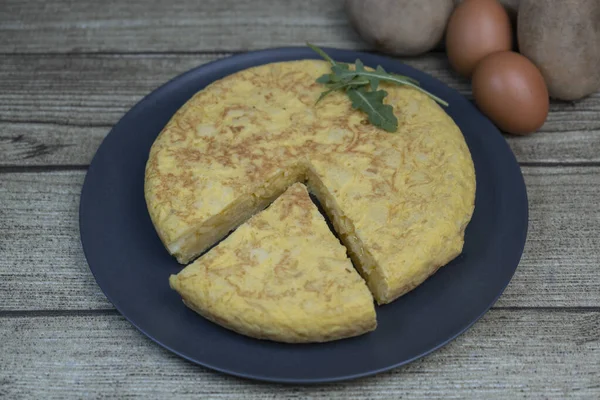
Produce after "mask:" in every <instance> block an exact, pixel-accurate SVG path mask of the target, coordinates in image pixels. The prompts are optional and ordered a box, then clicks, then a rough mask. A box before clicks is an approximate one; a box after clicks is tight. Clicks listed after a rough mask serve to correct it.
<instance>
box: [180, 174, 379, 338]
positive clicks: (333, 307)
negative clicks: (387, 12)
mask: <svg viewBox="0 0 600 400" xmlns="http://www.w3.org/2000/svg"><path fill="white" fill-rule="evenodd" d="M169 283H170V285H171V287H172V288H173V289H175V290H176V291H177V292H178V293H179V294H180V295H181V296H182V297H183V300H184V303H185V304H186V305H187V306H188V307H189V308H191V309H192V310H194V311H195V312H197V313H198V314H200V315H202V316H204V317H205V318H207V319H209V320H211V321H213V322H215V323H217V324H219V325H221V326H224V327H226V328H228V329H231V330H233V331H236V332H238V333H241V334H244V335H247V336H251V337H255V338H259V339H270V340H275V341H280V342H290V343H302V342H324V341H330V340H337V339H342V338H347V337H352V336H357V335H361V334H364V333H366V332H369V331H372V330H374V329H375V328H376V326H377V322H376V315H375V308H374V304H373V298H372V296H371V293H370V291H369V289H368V288H367V286H366V284H365V281H364V280H363V279H362V278H361V277H360V276H359V274H358V273H357V271H356V270H355V269H354V267H353V265H352V263H351V261H350V259H349V258H348V256H347V253H346V248H345V247H344V246H342V244H341V243H340V242H339V240H338V239H337V238H336V237H335V236H334V235H333V233H332V232H331V231H330V230H329V227H328V226H327V223H326V221H325V219H324V217H323V215H321V213H320V212H319V210H318V209H317V207H316V205H315V204H314V203H313V202H312V200H311V199H310V197H309V195H308V192H307V189H306V187H305V186H304V185H303V184H301V183H295V184H293V185H292V186H291V187H290V188H288V189H287V190H286V191H285V192H284V193H283V194H282V195H281V196H280V197H278V198H277V200H275V201H274V202H273V203H272V204H271V205H270V206H269V207H268V208H267V209H265V210H264V211H262V212H260V213H258V214H256V215H255V216H253V217H252V218H250V219H249V220H248V221H247V222H245V223H244V224H242V225H241V226H240V227H239V228H238V229H237V230H235V231H234V232H233V233H232V234H231V235H230V236H229V237H227V238H226V239H225V240H223V241H222V242H221V243H219V244H218V245H217V246H216V247H214V248H213V249H211V250H210V251H209V252H207V253H206V254H205V255H203V256H202V257H200V258H199V259H197V260H196V261H195V262H193V263H192V264H190V265H189V266H187V267H186V268H184V269H183V270H182V271H181V272H180V273H178V274H177V275H172V276H171V277H170V279H169Z"/></svg>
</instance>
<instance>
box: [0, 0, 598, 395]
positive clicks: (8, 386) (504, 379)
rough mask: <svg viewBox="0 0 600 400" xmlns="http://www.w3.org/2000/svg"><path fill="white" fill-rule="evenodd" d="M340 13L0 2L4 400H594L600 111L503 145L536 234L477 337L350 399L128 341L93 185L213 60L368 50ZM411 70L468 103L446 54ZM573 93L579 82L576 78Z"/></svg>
mask: <svg viewBox="0 0 600 400" xmlns="http://www.w3.org/2000/svg"><path fill="white" fill-rule="evenodd" d="M342 3H343V2H342V1H338V0H336V1H317V0H304V1H296V2H291V1H290V2H287V1H283V0H280V1H277V0H260V1H250V0H209V1H202V2H199V1H193V0H177V1H176V0H170V1H159V0H148V1H144V0H129V1H120V0H110V1H96V0H78V1H69V0H53V1H50V0H47V1H42V0H0V205H1V207H0V277H1V278H0V397H3V395H4V396H5V398H7V399H13V398H21V397H27V398H30V397H31V398H52V397H57V398H58V397H60V398H62V397H75V398H80V397H88V396H89V397H103V396H106V395H112V396H118V397H123V396H150V397H156V398H169V397H170V396H171V395H177V396H181V397H195V396H199V397H201V398H229V397H240V398H246V399H271V398H285V397H287V398H304V397H313V398H324V399H325V398H339V399H345V398H347V397H350V396H357V397H365V398H381V399H388V398H391V397H415V398H432V397H443V398H465V397H470V398H478V399H483V398H490V397H499V398H511V399H512V398H517V397H533V398H564V397H573V398H587V399H592V398H596V399H597V398H600V201H599V198H600V94H598V93H597V94H595V95H592V96H590V97H588V98H586V99H584V100H582V101H580V102H577V103H558V102H554V103H552V105H551V113H550V115H549V117H548V121H547V122H546V124H545V125H544V127H543V128H542V129H541V131H540V132H539V133H536V134H534V135H531V136H528V137H507V138H506V139H507V140H508V142H509V143H510V146H511V147H512V149H513V151H514V152H515V154H516V156H517V158H518V160H519V162H520V164H521V166H522V169H523V173H524V175H525V180H526V183H527V188H528V192H529V201H530V229H529V238H528V241H527V245H526V249H525V253H524V255H523V258H522V261H521V264H520V266H519V268H518V270H517V273H516V275H515V277H514V279H513V281H512V282H511V284H510V286H509V287H508V289H507V290H506V292H505V293H504V295H503V296H502V298H501V299H500V300H499V301H498V303H497V304H496V305H495V306H494V308H493V309H492V310H491V311H490V312H489V313H488V314H487V315H486V316H485V317H484V318H483V319H482V320H480V321H479V322H478V323H477V324H476V325H475V326H474V327H473V328H472V329H470V330H469V331H468V332H467V333H466V334H464V335H462V336H461V337H459V338H458V339H456V340H455V341H453V342H452V343H451V344H449V345H448V346H446V347H444V348H443V349H441V350H439V351H437V352H435V353H433V354H431V355H430V356H428V357H426V358H424V359H421V360H419V361H417V362H414V363H412V364H410V365H408V366H406V367H403V368H398V369H395V370H393V371H391V372H388V373H383V374H381V375H378V376H375V377H370V378H365V379H360V380H356V381H353V382H347V383H339V384H330V385H321V386H305V387H300V386H283V385H272V384H262V383H254V382H249V381H245V380H241V379H237V378H232V377H228V376H225V375H222V374H219V373H215V372H212V371H209V370H207V369H204V368H202V367H198V366H196V365H193V364H191V363H189V362H186V361H184V360H182V359H180V358H178V357H176V356H174V355H172V354H171V353H169V352H167V351H166V350H163V349H162V348H161V347H159V346H158V345H155V344H154V343H153V342H151V341H150V340H149V339H147V338H146V337H145V336H143V335H142V334H141V333H139V332H138V331H137V330H136V329H135V328H134V327H133V326H131V325H130V324H129V323H128V322H127V321H125V319H124V318H123V317H121V315H120V314H118V313H117V312H116V311H115V309H114V308H113V307H112V305H111V304H110V303H109V302H108V301H107V299H106V298H105V297H104V295H103V294H102V292H101V291H100V288H99V287H98V286H97V285H96V283H95V281H94V279H93V277H92V275H91V274H90V271H89V269H88V266H87V264H86V261H85V259H84V257H83V253H82V250H81V245H80V242H79V231H78V202H79V193H80V190H81V184H82V182H83V178H84V175H85V173H86V168H87V166H88V164H89V162H90V160H91V159H92V156H93V155H94V152H95V150H96V149H97V147H98V145H99V144H100V142H101V141H102V139H103V138H104V136H105V135H106V134H107V133H108V131H109V130H110V128H111V126H112V125H113V124H115V123H116V122H117V121H118V119H119V118H120V117H121V116H122V115H123V114H124V113H125V112H126V111H127V110H128V109H129V108H130V107H131V106H133V105H134V104H135V103H136V102H137V101H138V100H140V98H141V97H142V96H144V95H145V94H147V93H149V92H150V91H151V90H153V89H154V88H156V87H157V86H159V85H161V84H163V83H164V82H166V81H167V80H169V79H171V78H172V77H174V76H176V75H178V74H180V73H181V72H184V71H186V70H188V69H190V68H193V67H196V66H198V65H200V64H203V63H206V62H208V61H211V60H214V59H218V58H221V57H225V56H227V55H230V54H231V53H236V52H242V51H246V50H251V49H260V48H266V47H274V46H285V45H302V44H303V43H304V42H305V41H306V40H309V41H312V42H314V43H317V44H319V45H323V46H335V47H341V48H354V49H366V46H365V45H364V44H363V43H361V42H360V40H359V39H358V38H357V36H356V35H355V34H354V32H353V31H352V30H351V29H350V27H349V26H348V24H347V21H346V18H345V15H344V13H343V4H342ZM403 61H404V62H406V63H408V64H410V65H413V66H415V67H417V68H420V69H422V70H424V71H426V72H428V73H430V74H432V75H433V76H435V77H437V78H439V79H441V80H442V81H444V82H446V83H447V84H448V85H450V86H452V87H454V88H456V89H458V90H459V91H461V92H462V93H464V94H465V95H466V96H470V86H469V83H468V82H467V81H465V80H463V79H460V78H458V77H457V76H455V75H454V74H453V73H452V72H451V71H450V69H449V67H448V63H447V61H446V59H445V57H444V55H443V53H432V54H428V55H425V56H422V57H418V58H411V59H405V60H403ZM574 79H576V77H575V78H574Z"/></svg>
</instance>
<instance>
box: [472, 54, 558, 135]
mask: <svg viewBox="0 0 600 400" xmlns="http://www.w3.org/2000/svg"><path fill="white" fill-rule="evenodd" d="M472 83H473V97H475V102H476V103H477V106H478V107H479V109H480V110H481V111H482V112H483V113H484V114H485V115H487V116H488V117H489V118H490V119H491V120H492V121H494V123H495V124H496V125H498V127H499V128H500V129H502V130H503V131H505V132H509V133H514V134H518V135H524V134H527V133H531V132H534V131H536V130H538V129H539V128H540V127H541V126H542V125H543V124H544V121H546V117H547V116H548V108H549V99H548V88H547V87H546V83H545V82H544V78H543V77H542V74H541V73H540V71H539V70H538V69H537V67H536V66H535V65H534V64H533V63H532V62H531V61H529V60H528V59H527V58H526V57H524V56H522V55H520V54H518V53H515V52H512V51H503V52H499V53H494V54H490V55H489V56H487V57H485V58H484V59H483V60H481V61H480V62H479V64H478V65H477V68H475V72H474V73H473V82H472Z"/></svg>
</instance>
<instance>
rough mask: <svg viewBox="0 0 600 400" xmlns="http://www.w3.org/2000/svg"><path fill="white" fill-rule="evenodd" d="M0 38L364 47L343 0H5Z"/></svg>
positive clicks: (31, 48) (128, 47)
mask: <svg viewBox="0 0 600 400" xmlns="http://www.w3.org/2000/svg"><path fill="white" fill-rule="evenodd" d="M0 37H2V38H3V40H2V41H0V52H3V53H8V52H20V53H21V52H29V53H31V52H37V53H45V52H49V51H50V52H98V51H101V52H129V51H134V52H145V51H154V52H155V51H186V52H189V51H207V50H215V49H222V50H228V51H232V50H248V49H256V48H265V47H276V46H289V45H299V44H304V42H305V41H307V40H308V41H313V42H316V43H319V44H322V45H328V46H337V47H345V48H356V47H365V45H364V44H362V43H361V42H360V40H359V38H358V37H357V35H356V34H355V33H354V31H353V30H352V29H351V28H350V26H349V25H348V22H347V18H346V15H345V13H344V9H343V0H335V1H333V0H331V1H319V0H306V1H294V2H288V1H280V0H261V1H254V0H229V1H227V0H205V1H202V2H201V3H199V2H197V1H194V0H174V1H168V2H165V1H160V0H132V1H118V0H109V1H101V2H98V1H94V0H80V1H76V2H73V1H70V0H57V1H52V2H50V3H48V2H40V1H39V0H23V1H21V0H4V1H3V2H2V12H1V13H0Z"/></svg>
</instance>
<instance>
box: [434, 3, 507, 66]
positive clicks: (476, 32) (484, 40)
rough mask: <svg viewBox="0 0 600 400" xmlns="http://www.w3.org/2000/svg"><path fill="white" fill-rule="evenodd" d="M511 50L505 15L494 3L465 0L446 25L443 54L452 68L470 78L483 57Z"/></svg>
mask: <svg viewBox="0 0 600 400" xmlns="http://www.w3.org/2000/svg"><path fill="white" fill-rule="evenodd" d="M511 48H512V29H511V25H510V18H509V16H508V13H507V12H506V10H505V9H504V7H502V5H501V4H500V3H499V2H498V1H497V0H465V1H463V2H462V3H460V4H459V5H458V6H457V7H456V9H455V10H454V12H453V13H452V16H451V17H450V20H449V22H448V27H447V30H446V52H447V54H448V60H449V61H450V64H451V65H452V68H454V70H456V71H457V72H458V73H459V74H461V75H463V76H466V77H470V76H471V74H472V73H473V70H474V69H475V66H476V65H477V63H478V62H479V61H480V60H482V59H483V58H484V57H485V56H487V55H489V54H492V53H494V52H497V51H507V50H510V49H511Z"/></svg>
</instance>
